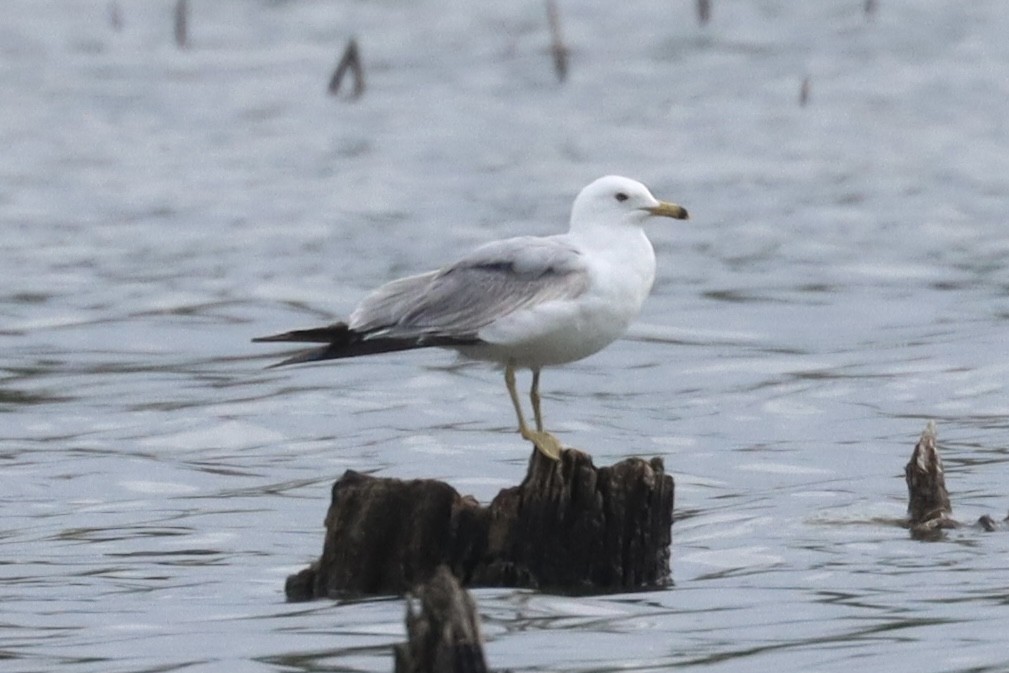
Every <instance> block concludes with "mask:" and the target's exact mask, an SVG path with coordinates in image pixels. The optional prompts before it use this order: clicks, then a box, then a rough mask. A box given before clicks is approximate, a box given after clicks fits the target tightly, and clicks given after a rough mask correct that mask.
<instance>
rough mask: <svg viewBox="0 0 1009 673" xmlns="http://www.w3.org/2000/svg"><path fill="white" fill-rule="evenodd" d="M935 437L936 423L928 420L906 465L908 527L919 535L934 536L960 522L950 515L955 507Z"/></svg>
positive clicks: (915, 534) (913, 533)
mask: <svg viewBox="0 0 1009 673" xmlns="http://www.w3.org/2000/svg"><path fill="white" fill-rule="evenodd" d="M935 438H936V437H935V423H934V422H933V421H929V422H928V425H926V426H925V430H924V431H923V432H922V433H921V437H920V438H919V439H918V443H917V444H915V445H914V451H912V452H911V459H910V460H909V461H908V462H907V465H905V466H904V481H906V482H907V496H908V497H907V519H908V527H909V528H910V529H911V534H912V535H914V536H916V537H931V536H933V535H936V534H937V533H938V532H939V531H940V530H942V529H943V528H953V527H955V526H956V525H957V524H956V522H955V521H953V519H951V518H950V515H951V514H952V513H953V508H952V507H951V506H950V504H949V492H948V491H947V490H946V475H945V472H944V470H943V468H942V458H941V457H940V456H939V450H938V449H937V448H936V445H935Z"/></svg>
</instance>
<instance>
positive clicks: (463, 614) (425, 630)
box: [394, 566, 487, 673]
mask: <svg viewBox="0 0 1009 673" xmlns="http://www.w3.org/2000/svg"><path fill="white" fill-rule="evenodd" d="M413 593H414V595H416V596H417V598H419V599H420V612H419V613H416V612H414V609H413V603H412V601H408V602H407V604H406V632H407V637H408V640H407V642H406V643H402V644H399V645H396V646H395V648H394V652H395V655H396V668H395V672H396V673H487V662H486V660H485V659H484V655H483V639H482V638H481V637H480V619H479V617H478V616H477V612H476V605H475V604H474V603H473V599H472V598H470V596H469V594H467V593H466V590H465V589H463V588H462V587H460V586H459V582H458V581H457V580H456V579H455V577H453V576H452V572H451V571H450V570H449V569H448V568H446V567H445V566H438V569H437V570H436V571H435V573H434V576H433V577H432V578H431V579H430V581H428V582H427V583H425V584H422V585H420V586H419V587H418V588H417V589H415V590H414V592H413Z"/></svg>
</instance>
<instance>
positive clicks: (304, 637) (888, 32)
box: [0, 0, 1009, 673]
mask: <svg viewBox="0 0 1009 673" xmlns="http://www.w3.org/2000/svg"><path fill="white" fill-rule="evenodd" d="M189 4H190V8H191V17H190V23H189V37H190V41H189V46H188V48H186V49H178V48H176V46H175V45H174V43H173V40H172V27H171V22H172V12H173V5H174V3H172V2H169V1H168V0H165V1H163V2H140V0H132V1H131V0H120V1H119V2H118V4H117V5H113V4H109V3H107V2H103V1H95V2H90V1H86V0H82V1H80V2H73V3H66V2H55V1H52V0H50V1H48V2H46V1H40V0H8V1H7V2H5V3H4V20H3V22H2V23H0V91H2V92H3V94H2V95H3V97H4V99H5V103H6V104H5V105H3V106H2V109H0V146H2V147H3V148H4V151H3V152H0V260H2V271H0V273H2V278H3V282H2V285H0V344H2V349H0V358H2V359H0V371H2V374H0V376H2V379H0V422H2V424H3V425H2V427H3V433H2V445H0V467H2V469H0V502H2V506H3V513H4V517H3V523H2V525H0V545H2V547H0V549H2V551H3V554H2V561H0V578H2V580H3V598H4V601H3V603H4V609H3V619H2V620H0V660H2V661H3V663H2V667H3V669H4V670H11V671H15V670H16V671H42V670H55V669H59V670H67V671H80V672H85V671H102V672H103V673H108V672H116V671H130V672H134V671H154V670H158V671H175V670H180V671H181V670H186V671H222V670H228V671H266V670H271V671H272V670H319V669H321V668H326V669H328V670H346V671H387V670H390V669H391V666H392V660H391V653H390V648H389V645H390V644H391V643H393V642H396V641H399V640H401V639H402V638H403V629H402V615H403V604H402V601H401V600H392V599H389V600H366V601H359V602H352V603H344V604H337V603H333V602H329V601H319V602H314V603H310V604H297V605H290V604H286V603H285V602H284V597H283V590H282V587H283V581H284V578H285V576H286V575H287V574H289V573H291V572H293V571H295V570H297V569H299V568H301V567H302V566H303V565H305V564H306V563H307V562H308V561H310V560H311V559H313V558H314V557H315V556H316V555H317V554H318V553H319V551H320V549H321V544H322V518H323V516H324V513H325V509H326V506H327V505H328V498H329V486H330V484H331V483H332V481H333V480H334V479H335V478H337V477H338V476H339V475H340V474H341V473H342V472H343V470H345V469H347V468H354V469H358V470H366V471H373V472H376V473H377V474H381V475H388V476H398V477H413V476H425V477H435V478H441V479H445V480H448V481H449V482H450V483H452V484H453V485H454V486H456V487H457V488H458V489H459V490H460V491H463V492H466V493H473V494H475V495H476V496H477V497H479V498H481V499H483V500H487V499H489V498H490V497H491V496H492V495H493V494H494V493H496V492H497V490H498V489H500V488H501V487H503V486H505V485H510V484H512V483H515V482H516V481H517V480H519V479H520V478H521V476H522V474H523V472H524V468H525V461H526V458H527V456H528V447H526V446H523V445H522V443H521V442H520V441H519V439H518V438H517V436H516V435H515V433H514V431H513V428H512V423H513V420H512V417H511V411H510V408H509V406H508V403H507V398H506V397H505V392H504V387H503V385H502V382H501V380H500V376H499V374H497V373H495V372H492V371H489V370H486V369H483V368H481V367H471V366H464V367H460V366H457V365H456V364H455V363H454V362H453V360H452V358H451V357H450V356H448V355H446V354H444V353H438V352H430V353H424V352H419V353H409V354H402V355H394V356H389V357H385V358H378V359H370V360H363V361H359V362H346V363H341V364H338V365H335V366H322V367H314V368H302V369H299V370H292V371H269V372H267V371H264V370H263V368H262V367H263V365H264V364H266V363H267V362H269V359H268V358H269V356H270V355H271V354H272V350H271V349H269V348H265V347H263V346H262V345H253V344H250V343H249V339H250V338H251V337H253V336H256V335H261V334H267V333H271V332H274V331H277V330H280V329H286V328H290V327H297V326H308V325H312V324H314V323H316V322H318V321H323V320H328V319H330V318H333V317H336V316H339V315H342V314H345V313H346V312H347V311H348V310H349V309H350V308H351V307H352V306H353V304H354V303H355V301H356V300H357V299H358V298H359V297H360V296H361V295H362V293H363V292H365V291H366V290H367V289H368V288H370V287H371V286H373V285H375V284H377V283H380V282H382V281H384V280H387V279H389V278H391V277H393V276H395V275H398V274H404V273H410V272H418V271H422V270H427V269H428V268H431V267H432V266H435V265H437V264H440V263H442V262H445V261H448V260H450V259H452V258H453V257H454V256H455V255H457V254H459V253H461V252H463V251H465V250H467V249H469V248H470V247H472V246H473V245H475V244H477V243H479V242H482V241H485V240H488V239H491V238H496V237H503V236H507V235H515V234H519V233H552V232H555V231H558V230H560V229H562V228H563V226H564V225H563V223H564V220H565V218H566V216H567V209H568V207H569V204H570V201H571V199H572V197H573V196H574V194H575V193H576V192H577V190H578V189H579V188H580V187H581V186H582V185H583V184H585V183H587V182H589V181H590V180H591V179H593V178H595V177H597V176H598V175H601V174H604V173H609V172H617V173H624V174H627V175H631V176H633V177H637V178H640V179H642V180H644V181H646V182H647V183H648V184H649V185H651V187H652V188H653V191H654V192H655V193H656V194H657V195H659V196H660V197H663V198H668V199H673V200H676V201H679V202H681V203H683V204H684V205H686V206H687V207H688V208H689V209H690V212H691V214H692V216H693V219H692V220H691V221H690V222H689V223H684V224H675V225H673V226H666V225H664V224H661V223H658V224H656V226H654V227H653V228H652V237H653V240H654V242H655V244H656V248H657V251H658V255H659V278H658V281H657V283H656V287H655V291H654V293H653V296H652V297H651V299H650V300H649V302H648V303H647V304H646V307H645V310H644V313H643V315H642V318H641V320H640V322H639V323H638V325H637V326H636V327H635V331H634V334H632V335H631V338H628V339H625V340H623V341H620V342H618V343H616V344H614V345H613V346H611V347H610V348H609V349H608V350H606V351H604V352H603V353H601V354H599V355H597V356H594V357H593V358H590V359H588V360H585V361H583V362H580V363H577V364H574V365H571V366H569V367H566V368H563V369H559V370H552V371H548V372H547V373H546V374H545V376H544V389H545V392H546V395H547V398H546V401H545V410H546V414H547V418H548V422H549V423H550V425H551V426H552V427H554V428H555V429H556V430H557V431H558V433H559V434H560V435H561V436H562V438H563V439H565V440H566V441H567V442H568V443H570V444H572V445H575V446H579V447H582V448H584V449H586V450H588V451H590V452H591V453H593V455H594V456H595V457H596V460H597V463H600V464H606V463H609V462H612V461H615V460H618V459H620V458H622V457H625V456H628V455H655V454H657V455H662V456H663V457H664V459H665V461H666V465H667V468H668V469H669V470H670V471H671V472H672V473H673V474H674V475H675V477H676V480H677V494H676V497H677V500H676V507H677V510H678V513H679V517H680V519H679V521H678V522H677V524H676V526H675V527H674V531H673V535H674V543H673V544H674V550H673V566H672V572H673V577H674V579H675V581H676V586H675V587H674V588H671V589H670V590H667V591H660V592H646V593H640V594H632V595H618V596H604V597H595V598H593V597H587V598H569V597H557V596H549V595H540V594H535V593H530V592H524V591H504V590H478V591H476V592H475V595H476V598H477V600H478V602H479V604H480V608H481V613H482V615H483V618H484V621H485V631H486V635H487V636H488V640H489V642H488V647H487V649H488V656H489V658H490V660H491V662H492V663H493V665H494V666H495V667H498V668H504V667H508V668H510V669H512V670H516V671H532V670H562V671H577V672H584V673H587V672H589V671H608V670H617V669H620V670H642V671H652V670H655V671H658V670H668V669H669V668H672V667H677V668H681V669H687V668H689V669H696V670H701V669H703V670H705V671H733V672H738V671H767V670H776V671H811V670H815V671H845V672H847V671H850V670H851V669H852V668H853V667H862V668H864V669H866V670H885V671H888V672H891V673H892V672H898V673H899V672H902V671H916V672H922V671H926V672H927V671H944V672H949V671H1001V670H1005V669H1006V668H1007V667H1009V654H1006V647H1005V643H1004V640H1005V633H1006V630H1007V628H1006V627H1007V626H1009V608H1007V606H1006V604H1007V603H1009V589H1007V588H1006V587H1009V562H1007V559H1009V555H1007V553H1006V552H1007V548H1009V538H1007V537H1006V536H1005V535H1000V534H990V535H984V534H981V533H978V532H976V531H972V530H961V531H955V532H953V533H951V534H950V535H949V536H948V537H947V538H946V539H945V540H944V541H941V542H938V543H932V544H925V543H919V542H913V541H911V540H910V539H909V538H908V535H907V533H906V532H905V531H903V530H901V529H900V528H897V527H895V526H893V525H891V524H889V523H887V520H888V519H894V518H898V517H900V516H901V515H902V514H903V511H904V506H905V505H904V495H905V490H904V485H903V482H902V479H901V475H902V467H903V464H904V462H906V460H907V457H908V456H909V454H910V451H911V448H912V446H913V444H914V441H915V439H916V437H917V434H918V433H919V432H920V430H921V428H922V427H923V426H924V423H925V421H926V420H927V419H929V418H935V419H937V421H938V423H939V432H940V444H941V447H942V449H943V451H944V455H945V460H946V466H947V475H948V476H947V478H948V483H949V486H950V489H951V491H952V496H953V500H954V509H955V514H956V515H957V516H958V517H959V518H961V519H964V520H971V519H974V518H976V517H977V516H978V515H980V514H982V513H986V512H990V513H992V514H994V515H996V516H998V515H1001V514H1002V513H1003V512H1004V511H1005V510H1006V508H1007V506H1009V497H1007V490H1009V489H1007V488H1006V478H1005V476H1006V473H1007V470H1009V466H1007V460H1009V454H1007V445H1009V442H1007V431H1009V399H1007V395H1006V392H1007V388H1006V380H1007V373H1009V371H1007V370H1009V360H1007V357H1006V353H1007V346H1006V343H1007V339H1006V334H1007V331H1009V268H1007V260H1009V227H1007V216H1006V213H1007V204H1009V122H1007V120H1009V89H1007V86H1006V82H1007V81H1009V41H1006V40H1005V37H1004V36H1005V35H1006V34H1009V12H1007V11H1006V8H1005V6H1004V3H1003V2H1001V1H1000V0H975V1H973V2H969V3H946V2H938V1H937V0H936V1H923V0H880V2H879V3H877V4H878V10H877V12H876V14H875V15H874V16H872V17H871V18H867V17H866V16H864V15H863V12H862V6H863V3H862V2H856V1H855V0H852V1H850V2H837V1H835V0H818V1H815V2H814V1H809V2H803V3H796V2H788V1H785V0H780V1H772V0H762V1H758V0H753V1H752V2H734V3H719V2H715V3H714V11H713V17H712V22H711V23H710V24H709V25H708V26H707V27H705V28H700V27H698V26H697V23H696V20H695V18H694V15H693V11H694V10H693V5H694V3H693V2H688V1H687V0H683V1H682V2H675V3H669V2H648V3H630V4H627V3H606V2H591V3H564V2H562V3H561V7H560V9H561V14H562V19H563V28H564V31H565V36H566V39H567V42H568V45H569V47H570V48H571V51H572V60H571V70H570V77H569V79H568V81H567V82H566V83H565V84H563V85H558V84H557V82H556V81H555V78H554V75H553V73H552V71H551V66H550V58H549V54H548V51H547V43H548V38H547V31H546V25H545V23H546V22H545V12H544V9H543V6H542V3H538V2H532V3H525V4H524V5H521V6H519V5H515V6H513V5H514V3H497V4H496V5H493V6H479V7H478V6H475V5H473V4H472V3H465V2H454V1H452V0H444V1H442V2H436V1H435V0H422V1H421V2H414V3H400V2H368V3H333V2H295V1H293V0H290V1H280V0H275V1H266V0H259V1H252V0H249V1H245V2H239V1H238V0H226V1H222V2H209V1H207V2H201V1H200V0H192V1H191V2H190V3H189ZM478 4H479V3H478ZM484 4H486V3H484ZM113 6H117V7H118V8H119V11H120V15H121V27H120V28H119V29H116V28H115V27H114V26H113V25H112V23H111V22H110V19H109V13H110V8H111V7H113ZM351 35H357V37H358V38H359V41H360V43H361V48H362V54H363V57H364V61H365V66H366V75H367V83H368V90H367V92H366V94H365V95H364V97H363V98H362V99H360V100H358V101H356V102H352V101H349V100H347V99H345V98H333V97H330V96H327V95H326V93H325V86H326V82H327V80H328V77H329V74H330V72H331V69H332V68H333V66H334V65H335V63H336V60H337V58H338V56H339V53H340V51H341V50H342V48H343V45H344V44H345V42H346V40H347V39H348V37H350V36H351ZM807 77H808V81H809V92H810V95H809V101H808V103H807V104H806V105H805V106H800V105H799V90H800V86H801V83H802V81H803V79H804V78H807Z"/></svg>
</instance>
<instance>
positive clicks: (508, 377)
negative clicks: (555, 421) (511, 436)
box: [505, 364, 563, 460]
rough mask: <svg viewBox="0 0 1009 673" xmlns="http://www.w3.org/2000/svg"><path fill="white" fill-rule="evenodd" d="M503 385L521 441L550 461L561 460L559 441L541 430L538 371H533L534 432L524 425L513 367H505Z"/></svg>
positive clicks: (524, 420) (510, 365)
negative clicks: (530, 443) (506, 387)
mask: <svg viewBox="0 0 1009 673" xmlns="http://www.w3.org/2000/svg"><path fill="white" fill-rule="evenodd" d="M505 385H506V386H508V395H509V396H510V397H511V400H512V406H514V407H515V415H516V416H517V417H518V419H519V434H520V435H522V438H523V439H526V440H529V441H530V442H532V443H533V446H535V447H536V450H538V451H539V452H540V453H542V454H543V455H544V456H546V457H547V458H550V459H551V460H560V459H561V450H562V449H563V447H562V446H561V443H560V441H559V440H558V439H557V438H556V437H554V436H553V435H551V434H550V433H549V432H544V431H543V429H542V423H543V419H542V416H541V415H540V413H539V390H538V388H539V371H538V370H533V389H534V390H536V397H534V398H533V400H534V401H533V410H534V411H535V412H536V424H537V429H536V430H530V429H529V426H528V425H526V419H525V417H524V416H523V415H522V404H521V403H520V402H519V394H518V391H517V390H516V389H515V366H514V365H512V364H508V365H507V366H505Z"/></svg>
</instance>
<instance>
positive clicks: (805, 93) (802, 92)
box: [799, 75, 813, 107]
mask: <svg viewBox="0 0 1009 673" xmlns="http://www.w3.org/2000/svg"><path fill="white" fill-rule="evenodd" d="M812 87H813V82H812V81H811V80H810V79H809V75H806V76H805V77H803V78H802V86H800V87H799V106H800V107H806V103H808V102H809V91H810V89H811V88H812Z"/></svg>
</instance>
